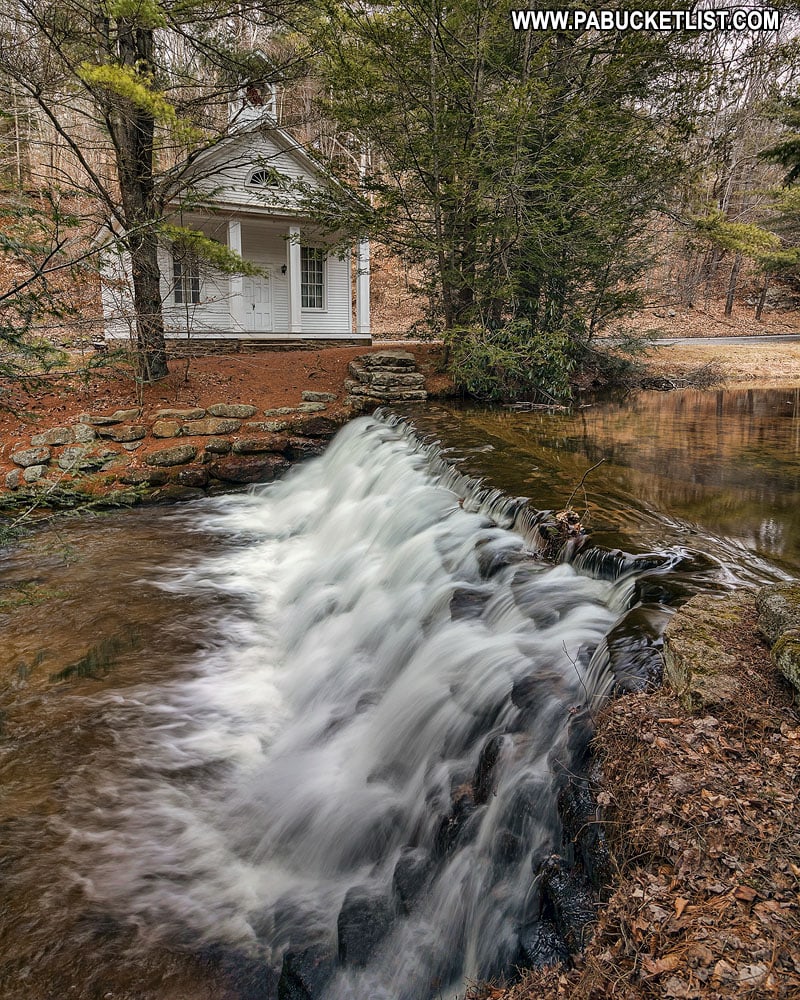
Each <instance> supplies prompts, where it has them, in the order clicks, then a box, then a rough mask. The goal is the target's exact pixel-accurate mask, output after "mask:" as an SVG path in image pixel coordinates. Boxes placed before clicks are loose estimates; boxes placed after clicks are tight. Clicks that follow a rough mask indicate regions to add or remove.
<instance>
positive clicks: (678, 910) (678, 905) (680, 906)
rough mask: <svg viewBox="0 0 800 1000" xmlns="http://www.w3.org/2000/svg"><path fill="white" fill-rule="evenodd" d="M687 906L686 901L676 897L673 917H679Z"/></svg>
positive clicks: (687, 901) (681, 897)
mask: <svg viewBox="0 0 800 1000" xmlns="http://www.w3.org/2000/svg"><path fill="white" fill-rule="evenodd" d="M688 905H689V900H688V899H684V898H683V896H678V897H677V898H676V900H675V915H676V916H678V917H679V916H680V915H681V914H682V913H683V911H684V910H685V909H686V907H687V906H688Z"/></svg>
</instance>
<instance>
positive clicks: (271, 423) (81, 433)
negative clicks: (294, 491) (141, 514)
mask: <svg viewBox="0 0 800 1000" xmlns="http://www.w3.org/2000/svg"><path fill="white" fill-rule="evenodd" d="M335 399H336V397H335V395H333V394H332V393H315V392H308V393H304V394H303V402H302V403H300V405H299V406H294V407H280V408H279V409H274V410H265V411H262V412H259V411H258V410H257V408H256V407H255V406H253V405H251V404H246V403H225V402H220V403H215V404H213V405H211V406H209V407H207V408H206V409H203V408H201V407H188V408H174V407H173V408H162V409H158V410H155V411H153V412H151V413H149V414H145V413H143V412H142V410H141V409H140V408H138V407H133V408H130V409H125V410H116V411H114V412H113V413H84V414H81V416H80V417H79V418H78V421H77V422H74V423H71V424H66V425H64V426H59V427H50V428H47V429H46V430H43V431H39V432H38V433H35V434H32V435H31V436H30V439H29V441H28V442H27V443H25V444H24V445H21V446H19V447H17V448H15V449H14V450H13V451H12V452H11V455H10V458H11V461H12V462H13V464H14V468H13V469H12V470H11V471H10V472H7V473H6V474H5V476H4V479H3V481H2V485H3V486H4V487H5V490H4V493H5V496H4V497H3V500H4V501H5V506H10V505H13V502H14V500H16V499H17V498H20V499H21V498H23V497H25V498H28V497H37V498H39V499H40V500H42V501H43V505H44V506H50V505H55V506H62V505H66V504H65V503H64V501H65V499H66V497H67V496H68V495H72V496H73V497H74V500H75V502H78V501H79V500H80V497H81V496H83V497H85V498H86V499H102V498H103V497H104V496H106V497H107V498H108V499H109V501H110V502H112V503H115V504H118V503H121V502H131V503H135V502H142V501H147V500H149V501H163V500H179V499H191V498H194V497H200V496H205V495H207V494H208V493H213V492H220V491H223V490H225V489H229V488H230V487H231V486H237V485H241V484H244V483H255V482H269V481H270V480H272V479H274V478H275V477H276V476H278V475H280V474H281V473H282V472H284V471H285V470H286V469H287V468H288V467H289V465H290V464H291V463H292V462H295V461H297V460H299V459H302V458H306V457H308V456H310V455H315V454H319V453H320V452H321V451H322V450H323V449H324V447H325V445H326V443H327V441H328V439H329V438H330V437H332V436H333V434H335V433H336V431H337V430H338V428H339V427H340V426H341V424H343V423H344V422H345V421H346V420H347V419H348V417H349V413H348V411H343V410H341V409H339V410H338V411H336V412H334V413H331V414H328V413H326V410H327V408H328V404H330V403H333V402H334V401H335ZM50 500H52V501H53V503H52V504H51V503H49V502H48V501H50Z"/></svg>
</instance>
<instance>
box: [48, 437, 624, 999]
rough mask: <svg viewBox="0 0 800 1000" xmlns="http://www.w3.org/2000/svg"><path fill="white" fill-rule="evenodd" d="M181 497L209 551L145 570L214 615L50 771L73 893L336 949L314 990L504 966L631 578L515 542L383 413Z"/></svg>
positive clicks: (239, 943)
mask: <svg viewBox="0 0 800 1000" xmlns="http://www.w3.org/2000/svg"><path fill="white" fill-rule="evenodd" d="M470 508H478V509H472V510H471V509H470ZM490 508H491V510H490ZM199 510H200V513H199V515H195V516H197V521H196V525H195V526H196V528H197V530H199V531H204V532H214V533H216V534H217V535H218V536H219V537H220V538H222V539H223V541H224V543H225V545H224V552H223V554H215V555H213V556H209V557H206V558H204V559H202V560H200V561H197V562H196V563H194V564H191V565H184V566H182V567H181V568H179V569H178V570H174V571H169V572H168V573H167V574H166V575H165V578H164V579H163V580H161V581H159V584H158V585H159V586H160V587H162V588H163V590H164V592H165V599H169V598H168V596H167V595H172V596H173V597H178V598H180V597H181V596H183V595H190V594H196V593H197V592H198V591H204V592H207V593H211V594H213V595H215V596H216V597H218V604H217V610H216V612H215V614H214V615H213V616H212V617H211V618H210V619H209V621H208V631H207V636H206V642H205V648H204V650H203V652H202V654H200V655H197V656H195V657H194V658H193V659H192V661H191V662H188V663H187V664H186V669H185V671H184V673H183V675H182V676H181V677H180V678H179V679H177V680H174V679H173V680H171V681H169V682H165V683H164V684H163V685H162V686H160V687H156V688H152V687H148V688H142V689H136V690H133V691H130V690H129V691H128V692H127V694H126V696H125V697H120V696H119V695H116V696H115V697H114V698H113V699H110V698H109V699H106V700H105V701H104V702H103V703H102V704H101V706H100V711H102V712H103V713H104V716H105V719H106V721H107V724H108V729H109V732H111V733H113V734H114V738H115V741H116V755H115V757H114V760H113V762H109V761H105V762H103V761H99V760H91V761H88V762H87V766H86V768H85V769H84V771H82V772H81V773H80V774H78V775H76V776H75V777H74V779H73V781H72V791H71V813H70V819H69V836H68V838H67V852H68V861H69V864H70V866H71V867H72V868H73V870H74V871H75V872H76V876H77V877H78V879H79V880H80V882H81V884H82V885H83V887H84V889H85V891H86V893H87V894H88V895H89V897H90V898H91V899H92V900H94V901H95V903H96V905H97V906H98V907H99V908H100V909H101V910H102V912H104V913H106V914H109V915H110V916H112V917H114V918H117V919H119V920H121V921H132V922H133V923H134V924H135V925H137V927H138V928H139V929H140V932H141V934H142V936H143V938H144V939H146V940H153V939H157V940H162V941H164V942H167V943H173V944H176V945H179V946H181V947H187V948H198V949H199V948H203V947H211V946H222V947H225V948H231V949H234V950H236V951H238V952H243V953H247V954H250V955H252V956H257V957H258V958H259V960H263V961H264V962H265V963H267V964H269V965H271V966H273V967H280V963H281V960H282V958H283V956H284V954H285V953H286V952H287V951H291V952H293V953H299V952H303V950H304V949H307V948H317V949H318V950H319V953H320V954H322V953H324V952H325V951H329V952H330V953H332V954H333V955H334V956H335V955H337V954H340V955H341V958H342V961H341V962H338V963H335V964H333V965H331V970H330V971H331V975H330V978H329V979H328V981H327V985H326V986H325V987H324V991H323V992H322V993H321V994H319V995H321V996H324V997H325V998H327V1000H344V998H352V1000H367V998H369V1000H380V998H385V1000H427V998H428V997H429V996H432V995H436V996H439V995H440V994H441V995H442V996H445V997H451V996H453V994H454V993H455V992H456V991H457V990H459V989H460V988H461V987H462V985H463V983H464V982H465V981H466V980H474V979H477V978H480V977H482V976H486V975H491V974H493V973H496V972H500V971H503V970H505V969H507V968H509V967H510V966H511V965H513V963H514V961H515V960H516V958H517V956H518V953H519V944H518V937H519V932H520V929H521V928H523V927H526V926H527V927H530V926H531V925H532V924H533V923H535V921H536V919H537V889H536V884H535V880H534V870H535V868H536V866H537V864H538V863H539V861H541V860H542V859H543V858H545V857H546V856H547V855H548V854H549V853H550V852H551V851H553V850H554V849H556V848H557V847H558V843H559V837H560V826H559V819H558V814H557V808H556V798H557V794H558V790H559V788H560V787H561V784H562V783H563V778H564V774H565V773H566V772H567V771H568V770H569V768H570V766H571V763H572V761H573V757H574V754H575V753H576V747H577V748H579V744H581V741H582V740H584V739H585V732H586V725H585V721H586V717H587V713H591V712H592V711H594V709H595V708H596V707H597V705H598V704H599V703H600V702H601V701H602V699H603V698H604V697H605V696H606V695H607V693H608V691H609V690H610V687H611V683H612V679H611V677H610V675H609V674H608V672H607V670H605V669H604V668H603V662H604V661H602V658H598V657H596V658H595V659H594V660H592V653H593V652H594V650H595V649H596V648H597V647H598V646H599V645H600V643H601V640H602V638H603V636H604V635H605V634H606V633H607V631H608V630H609V629H610V628H611V626H612V625H613V624H614V622H615V621H616V620H617V619H618V617H619V615H620V614H621V613H622V612H623V611H624V610H625V608H626V607H627V606H628V603H629V599H630V595H631V589H632V586H633V584H632V578H631V577H627V578H626V579H625V580H619V581H616V582H611V581H603V580H595V579H591V578H590V577H588V576H583V575H580V574H579V573H578V572H576V571H575V569H573V568H572V567H570V566H568V565H560V566H556V567H552V566H548V565H546V564H544V563H542V562H541V561H537V560H536V559H535V558H533V557H532V556H531V555H530V553H529V552H528V551H527V550H526V546H525V542H524V540H523V536H522V535H521V534H518V533H516V532H515V531H513V530H509V529H508V528H504V527H499V526H498V524H497V523H496V521H498V520H499V521H500V522H501V523H503V522H504V521H506V522H509V523H510V522H511V521H513V520H514V518H517V521H518V523H521V524H522V527H523V530H524V529H525V525H528V526H530V520H531V519H530V515H529V514H521V513H520V505H519V503H518V502H512V501H508V500H507V499H505V498H502V497H500V496H498V495H494V494H487V493H486V492H485V491H483V492H482V491H481V490H480V488H479V486H477V485H476V484H474V483H470V482H469V481H468V480H465V479H464V478H463V477H460V476H459V475H458V474H457V473H453V472H452V471H450V470H449V469H448V468H447V466H446V465H444V463H443V462H442V461H441V458H440V457H439V455H438V452H437V451H436V449H435V448H432V447H430V446H426V445H424V444H422V443H421V442H420V441H419V439H418V438H416V437H415V435H414V434H413V432H411V431H410V430H409V429H408V428H407V427H405V426H403V425H402V424H398V423H396V422H393V421H391V420H389V419H375V418H364V419H361V420H357V421H354V422H353V423H351V424H350V425H348V426H347V427H346V428H345V429H344V430H343V431H342V432H341V433H340V434H339V436H338V437H337V438H336V439H335V440H334V442H333V443H332V444H331V446H330V448H329V449H328V451H327V452H326V453H325V455H323V456H322V457H321V458H319V459H315V460H313V461H311V462H309V463H307V464H305V465H303V466H302V467H300V468H297V469H295V470H293V472H292V473H291V474H290V475H289V476H288V477H287V478H286V479H285V480H284V481H282V482H279V483H275V484H273V485H271V486H269V487H266V488H260V489H258V490H257V491H255V492H253V493H251V494H248V495H237V496H229V497H225V498H221V499H219V500H217V501H215V502H214V503H213V504H212V505H210V506H209V504H205V503H204V504H203V505H202V506H201V507H200V508H199ZM488 513H491V514H492V515H493V517H494V520H490V518H489V517H488V516H487V514H488ZM520 519H521V520H520ZM176 606H179V604H176ZM521 692H522V693H521ZM492 737H495V738H496V741H495V747H496V749H497V761H496V763H495V764H494V767H493V769H492V770H491V773H490V775H489V776H488V778H487V777H486V776H484V783H485V784H486V787H485V788H483V789H482V792H480V793H479V790H478V789H476V782H475V780H474V779H475V773H476V769H477V768H478V764H479V757H480V755H481V750H482V748H483V747H484V746H485V745H486V741H487V739H489V738H492ZM404 878H405V881H404ZM409 886H410V888H409ZM346 897H347V902H346V905H345V906H344V912H342V911H343V904H345V898H346ZM340 914H341V919H340ZM337 921H339V922H340V924H341V926H340V929H339V931H337ZM348 921H350V924H351V925H352V927H355V931H353V930H348ZM342 922H343V923H342ZM348 934H350V935H351V937H352V935H353V934H355V936H356V938H358V937H359V936H360V938H361V945H363V946H364V947H366V945H365V944H364V942H365V941H368V942H369V943H370V947H369V948H368V949H367V952H368V953H365V954H361V953H359V949H360V947H361V945H359V944H358V943H356V944H355V945H354V944H353V942H352V941H350V942H349V943H348V941H347V940H346V939H347V935H348Z"/></svg>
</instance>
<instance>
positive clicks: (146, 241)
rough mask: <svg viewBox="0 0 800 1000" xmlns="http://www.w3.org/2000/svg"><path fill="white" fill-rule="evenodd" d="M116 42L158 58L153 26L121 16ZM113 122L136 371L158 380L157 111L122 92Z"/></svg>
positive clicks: (161, 371) (125, 51)
mask: <svg viewBox="0 0 800 1000" xmlns="http://www.w3.org/2000/svg"><path fill="white" fill-rule="evenodd" d="M116 44H117V48H118V56H119V59H120V62H121V63H122V65H123V66H125V67H130V68H131V69H136V71H137V72H139V73H146V72H147V70H148V68H149V67H150V65H151V62H152V58H153V30H152V29H150V28H141V27H139V26H137V25H135V24H133V23H128V22H126V21H125V20H124V19H122V18H121V19H120V21H119V31H118V37H117V40H116ZM108 122H109V127H110V130H111V136H112V139H113V142H114V149H115V153H116V160H117V175H118V177H119V186H120V196H121V199H122V206H123V209H124V213H125V222H126V228H127V230H128V236H127V245H128V249H129V251H130V256H131V276H132V278H133V306H134V312H135V313H136V367H137V374H138V376H139V378H140V379H141V381H142V382H145V383H149V382H155V381H157V380H158V379H160V378H164V376H165V375H167V374H168V373H169V370H168V368H167V349H166V344H165V342H164V316H163V313H162V310H161V288H160V274H159V269H158V233H157V228H156V227H157V224H158V223H159V222H160V221H161V207H160V205H159V204H158V203H157V200H156V198H155V197H154V188H155V185H154V179H153V168H154V162H153V161H154V145H153V139H154V136H155V128H156V121H155V115H154V113H153V112H152V111H151V110H150V109H149V108H148V107H146V106H142V105H140V104H137V103H134V102H133V101H126V100H125V99H124V98H120V99H119V106H118V107H117V108H115V109H114V113H112V114H110V115H109V118H108Z"/></svg>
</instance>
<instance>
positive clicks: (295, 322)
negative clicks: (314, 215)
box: [286, 226, 303, 333]
mask: <svg viewBox="0 0 800 1000" xmlns="http://www.w3.org/2000/svg"><path fill="white" fill-rule="evenodd" d="M286 269H287V278H288V280H289V333H302V332H303V316H302V313H301V312H300V309H301V289H300V278H301V275H300V227H299V226H289V239H288V240H287V241H286Z"/></svg>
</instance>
